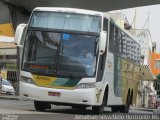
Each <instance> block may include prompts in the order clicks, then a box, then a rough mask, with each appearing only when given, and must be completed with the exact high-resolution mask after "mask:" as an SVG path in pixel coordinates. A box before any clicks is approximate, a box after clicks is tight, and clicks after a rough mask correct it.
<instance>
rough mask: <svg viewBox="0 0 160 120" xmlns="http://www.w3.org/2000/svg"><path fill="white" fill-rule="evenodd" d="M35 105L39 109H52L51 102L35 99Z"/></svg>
mask: <svg viewBox="0 0 160 120" xmlns="http://www.w3.org/2000/svg"><path fill="white" fill-rule="evenodd" d="M34 107H35V109H36V110H37V111H45V109H51V104H49V103H47V102H41V101H34Z"/></svg>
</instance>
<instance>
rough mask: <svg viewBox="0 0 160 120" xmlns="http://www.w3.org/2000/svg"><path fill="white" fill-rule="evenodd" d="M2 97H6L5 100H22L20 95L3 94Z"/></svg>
mask: <svg viewBox="0 0 160 120" xmlns="http://www.w3.org/2000/svg"><path fill="white" fill-rule="evenodd" d="M0 99H5V100H20V98H19V96H1V95H0Z"/></svg>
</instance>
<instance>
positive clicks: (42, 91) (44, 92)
mask: <svg viewBox="0 0 160 120" xmlns="http://www.w3.org/2000/svg"><path fill="white" fill-rule="evenodd" d="M49 92H50V93H52V92H54V93H60V95H59V96H50V95H49ZM20 96H21V97H25V98H28V99H32V100H37V101H46V102H52V103H54V102H55V103H68V104H79V105H99V104H98V103H96V102H95V100H96V99H95V96H96V95H95V88H88V89H73V90H68V89H55V88H45V87H39V86H35V85H33V84H29V83H25V82H21V81H20Z"/></svg>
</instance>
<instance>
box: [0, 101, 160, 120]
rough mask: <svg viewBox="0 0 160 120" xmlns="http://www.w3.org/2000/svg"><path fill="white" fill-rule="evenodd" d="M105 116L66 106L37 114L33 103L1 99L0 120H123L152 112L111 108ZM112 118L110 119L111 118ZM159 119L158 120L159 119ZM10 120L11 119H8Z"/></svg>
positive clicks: (89, 109)
mask: <svg viewBox="0 0 160 120" xmlns="http://www.w3.org/2000/svg"><path fill="white" fill-rule="evenodd" d="M105 110H106V112H105V114H104V115H100V116H96V115H93V114H92V111H91V108H87V110H85V111H81V110H76V109H71V107H66V106H54V105H53V106H52V109H51V110H46V111H45V112H37V111H35V109H34V105H33V101H29V100H18V99H12V100H10V99H0V120H1V119H2V120H6V119H5V118H6V117H7V118H8V117H11V118H12V119H13V118H15V120H32V119H34V120H73V119H74V120H76V119H93V120H97V119H114V120H115V119H116V120H117V119H122V118H123V117H124V116H128V115H135V114H141V115H151V114H152V113H153V112H152V111H151V110H143V109H136V108H131V110H130V112H129V114H117V113H112V112H111V110H110V108H106V109H105ZM16 117H17V119H16ZM109 117H110V118H109ZM159 118H160V117H159ZM159 118H158V119H159ZM7 120H9V119H7Z"/></svg>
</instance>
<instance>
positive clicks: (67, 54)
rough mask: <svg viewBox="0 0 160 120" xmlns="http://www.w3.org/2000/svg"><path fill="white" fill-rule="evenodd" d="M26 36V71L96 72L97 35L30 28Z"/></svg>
mask: <svg viewBox="0 0 160 120" xmlns="http://www.w3.org/2000/svg"><path fill="white" fill-rule="evenodd" d="M26 39H27V40H26V46H25V51H24V52H25V56H24V65H23V68H24V70H27V71H30V72H37V73H42V72H43V73H46V74H53V73H54V74H57V75H58V74H62V75H70V76H93V75H94V74H95V68H96V49H97V40H98V37H97V36H91V35H78V34H75V33H74V34H71V33H70V34H68V33H55V32H46V31H35V30H34V31H31V30H30V31H28V34H27V37H26ZM31 65H32V67H30V66H31ZM33 65H36V66H33ZM42 68H47V69H42Z"/></svg>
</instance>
